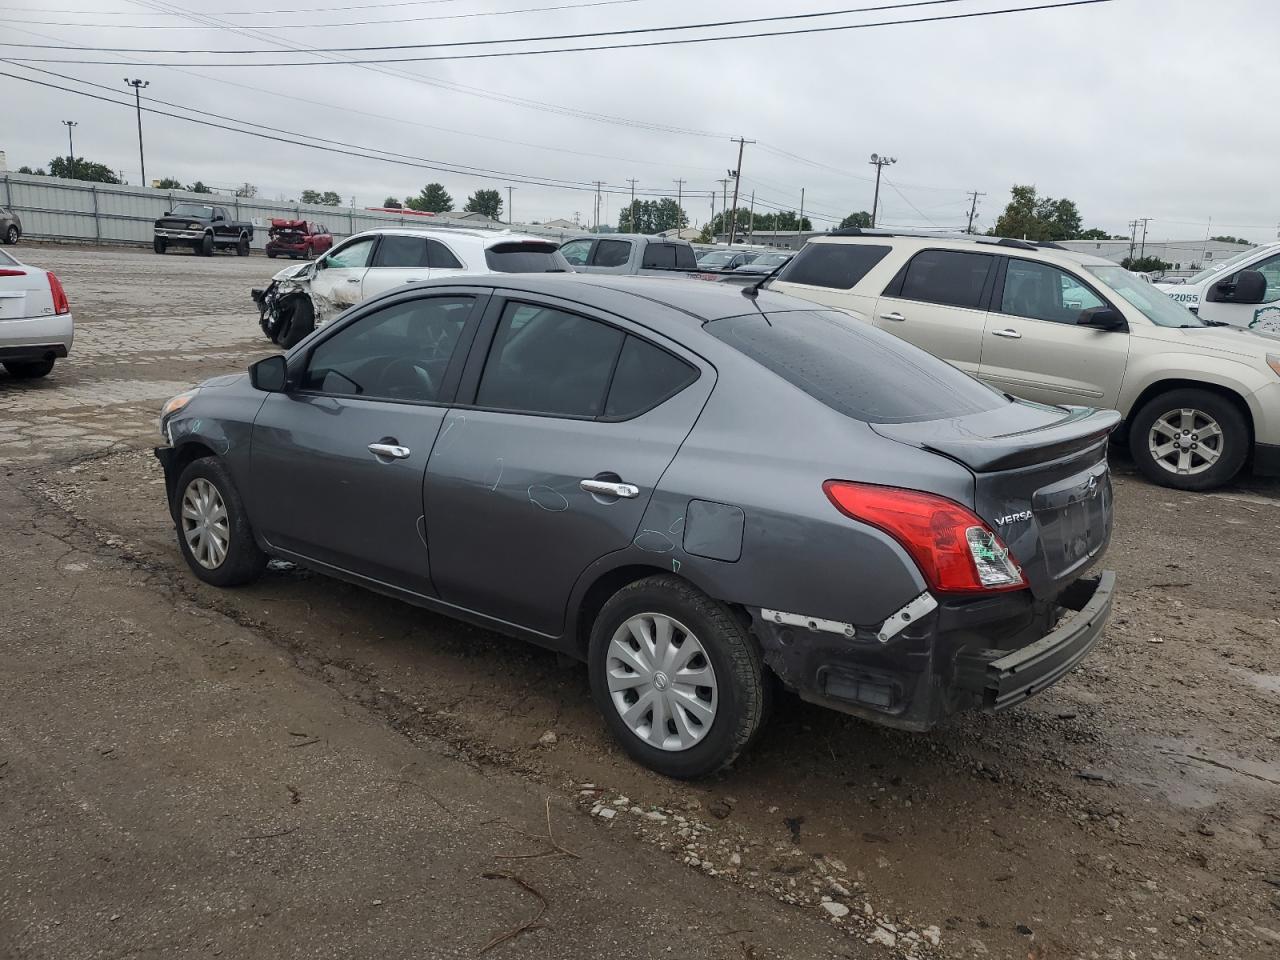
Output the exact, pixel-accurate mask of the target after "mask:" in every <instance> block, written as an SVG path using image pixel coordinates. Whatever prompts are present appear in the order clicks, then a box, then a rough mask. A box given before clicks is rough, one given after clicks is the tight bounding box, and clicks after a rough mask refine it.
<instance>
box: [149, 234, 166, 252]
mask: <svg viewBox="0 0 1280 960" xmlns="http://www.w3.org/2000/svg"><path fill="white" fill-rule="evenodd" d="M151 249H152V250H154V251H155V252H156V253H161V254H162V253H164V252H165V251H166V250H168V249H169V241H168V240H166V239H165V238H164V237H153V238H152V240H151Z"/></svg>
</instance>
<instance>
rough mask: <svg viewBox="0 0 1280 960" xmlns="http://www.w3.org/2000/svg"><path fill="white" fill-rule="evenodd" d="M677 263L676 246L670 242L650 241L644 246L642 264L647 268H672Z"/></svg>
mask: <svg viewBox="0 0 1280 960" xmlns="http://www.w3.org/2000/svg"><path fill="white" fill-rule="evenodd" d="M675 265H676V251H675V247H674V246H673V245H672V244H670V243H650V244H647V245H646V246H645V248H644V260H643V262H642V263H641V264H640V266H642V267H644V268H645V269H646V270H671V269H673V268H674V267H675Z"/></svg>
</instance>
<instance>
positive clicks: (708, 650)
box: [588, 574, 772, 780]
mask: <svg viewBox="0 0 1280 960" xmlns="http://www.w3.org/2000/svg"><path fill="white" fill-rule="evenodd" d="M654 618H667V619H668V622H670V623H671V627H672V636H671V639H672V640H677V639H678V640H681V642H680V644H679V646H678V647H673V648H672V649H674V650H675V651H676V655H677V656H678V655H679V651H680V650H682V649H684V647H685V644H687V643H688V642H689V641H690V640H691V639H692V640H693V641H694V642H695V644H696V645H697V647H699V648H700V649H699V652H697V653H695V654H694V655H693V656H692V657H691V658H690V659H689V661H688V662H689V663H690V664H692V665H693V666H692V667H686V668H683V669H682V670H681V672H683V670H684V669H694V670H697V672H698V673H699V674H701V675H702V676H703V677H704V678H705V677H707V676H708V671H709V675H710V679H711V680H712V686H704V685H699V686H696V687H695V686H693V685H691V684H681V683H679V682H678V680H676V679H674V678H676V677H678V676H679V674H677V673H675V672H672V674H671V677H670V678H668V676H667V675H666V674H665V673H663V672H661V671H656V672H655V673H654V676H655V677H661V680H660V681H659V680H655V681H654V683H653V684H646V683H643V682H641V683H638V684H636V685H635V686H634V687H632V688H631V689H630V690H619V691H617V692H616V695H617V696H618V697H619V698H620V700H621V702H622V706H618V705H616V704H615V700H614V697H615V693H614V692H612V691H611V690H610V680H611V674H612V677H613V678H617V679H625V678H626V676H628V674H626V673H625V672H619V671H624V670H625V669H626V668H623V667H622V666H621V664H622V663H624V662H628V661H627V660H626V649H630V650H631V651H632V653H633V654H635V653H636V652H637V648H639V646H640V644H639V642H638V641H635V639H634V638H633V637H632V635H631V632H630V628H629V626H628V624H629V623H635V622H637V621H638V622H639V623H640V624H641V627H640V629H641V632H642V633H643V634H644V635H646V636H652V637H661V628H660V627H659V625H658V623H657V622H655V619H654ZM682 634H683V636H682ZM615 640H619V641H620V642H622V643H624V644H626V645H627V646H626V649H623V648H622V647H619V646H617V645H615V643H614V641H615ZM646 659H648V661H649V662H650V663H652V658H651V657H646ZM631 662H636V663H638V664H640V666H642V667H643V666H644V663H645V660H644V659H642V660H637V661H631ZM588 670H589V673H590V678H591V693H592V697H593V698H594V699H595V702H596V706H597V707H598V708H599V710H600V712H601V713H602V714H603V715H604V718H605V723H606V724H607V725H608V727H609V729H610V731H611V732H612V733H613V735H614V737H615V738H616V739H617V740H618V742H619V743H620V744H621V745H622V748H623V749H624V750H626V752H627V753H628V754H629V755H630V756H631V757H632V759H634V760H636V761H637V762H639V763H641V764H643V765H644V766H646V767H648V768H649V769H650V770H654V771H656V772H657V773H660V774H663V775H664V776H668V777H675V778H677V779H681V780H687V779H693V778H695V777H704V776H707V775H708V774H711V773H715V772H716V771H717V770H720V769H723V768H724V767H726V766H728V765H729V764H731V763H732V762H733V761H734V760H735V759H736V758H737V756H738V755H739V754H740V753H741V752H742V751H743V750H744V749H745V748H746V747H747V745H748V744H749V743H750V742H751V740H752V738H753V737H754V736H755V734H756V733H757V731H758V730H759V729H760V727H761V725H762V724H763V722H764V719H765V717H766V716H767V714H768V709H769V705H770V701H771V694H772V685H771V683H770V678H769V677H768V675H767V674H766V671H765V668H764V664H763V662H762V661H761V658H760V649H759V647H758V646H757V645H756V642H755V639H754V638H753V637H752V636H751V635H750V633H749V632H748V631H747V628H746V627H745V626H744V625H743V623H742V622H741V621H739V620H738V618H737V617H735V616H734V614H733V612H732V611H731V610H730V609H729V608H728V607H727V606H725V605H724V604H722V603H720V602H718V601H716V600H712V599H711V598H710V597H708V596H707V595H706V594H704V593H703V592H702V591H700V590H698V589H697V588H696V587H694V586H693V585H692V584H690V583H689V582H688V581H685V580H681V579H680V578H679V577H674V576H671V575H667V574H663V575H659V576H654V577H648V578H646V579H644V580H639V581H637V582H635V583H633V584H630V585H629V586H626V587H623V588H622V589H621V590H619V591H618V592H617V593H615V594H614V595H613V596H612V597H611V598H610V599H609V601H608V602H607V603H606V604H605V605H604V607H603V608H602V609H601V611H600V614H599V616H597V617H596V621H595V623H594V624H593V625H592V629H591V641H590V648H589V651H588ZM639 672H640V671H638V670H633V673H639ZM679 688H685V689H684V690H683V691H681V690H679ZM663 690H668V691H669V692H668V693H667V695H666V696H667V697H668V698H670V699H669V700H667V701H666V702H667V703H671V704H673V705H672V706H671V707H667V706H665V705H664V706H663V707H662V709H663V710H664V712H665V711H666V710H668V709H670V710H672V711H673V712H679V713H680V714H681V715H682V718H683V723H682V724H681V725H680V726H677V720H678V719H680V718H678V717H675V716H672V717H671V718H670V719H669V722H668V723H666V724H664V726H665V730H663V731H662V732H661V733H658V732H656V731H655V729H654V723H653V720H654V716H653V712H652V710H650V711H649V712H648V713H647V716H648V722H647V724H646V723H645V721H644V720H643V716H645V715H642V718H641V719H639V720H638V721H637V722H638V723H639V724H640V726H641V727H646V726H647V728H648V731H649V732H648V733H647V734H644V733H641V732H637V730H635V729H633V728H632V725H631V724H629V723H628V721H626V720H624V719H623V716H622V713H621V711H622V710H623V709H626V708H627V706H628V705H630V706H634V705H636V704H638V703H639V702H640V701H641V699H642V698H646V697H647V698H648V699H649V700H650V702H654V701H656V700H657V699H658V698H660V697H661V696H662V691H663ZM693 691H696V696H697V699H698V701H699V702H700V704H701V708H700V709H699V710H697V711H696V712H691V711H688V710H684V709H678V708H677V707H676V706H674V704H679V703H687V702H690V700H689V697H690V696H691V695H695V694H694V693H693ZM711 691H714V692H711ZM630 697H634V699H632V700H628V699H627V698H630ZM709 705H710V707H711V711H710V713H711V715H710V718H709V722H708V721H705V720H704V722H702V723H700V724H698V723H696V721H695V718H696V716H697V715H698V714H701V715H702V716H703V717H704V718H705V717H706V716H707V713H708V706H709ZM657 739H661V740H663V741H664V743H663V744H662V745H658V744H656V743H655V742H654V741H655V740H657Z"/></svg>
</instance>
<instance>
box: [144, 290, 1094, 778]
mask: <svg viewBox="0 0 1280 960" xmlns="http://www.w3.org/2000/svg"><path fill="white" fill-rule="evenodd" d="M1118 420H1119V417H1118V415H1117V414H1116V413H1114V412H1112V411H1097V410H1092V409H1086V408H1079V407H1076V408H1064V407H1054V406H1044V405H1041V404H1034V403H1026V402H1022V401H1019V400H1014V399H1012V398H1010V397H1008V396H1005V395H1002V394H1000V393H997V392H995V391H994V390H992V389H991V388H989V387H987V386H984V385H982V384H981V383H978V382H977V381H975V380H973V379H971V378H969V377H968V376H966V375H965V374H962V373H960V372H959V371H958V370H956V369H955V368H954V367H951V366H949V365H948V364H946V363H944V362H942V361H940V360H937V359H935V358H933V357H931V356H929V355H928V354H927V353H925V352H924V351H922V350H919V349H917V348H915V347H913V346H911V345H910V344H908V343H905V342H903V341H901V340H899V339H897V338H895V337H892V336H890V335H889V334H886V333H883V332H881V331H879V330H876V329H874V328H872V327H869V326H867V325H866V324H862V323H859V322H858V321H856V320H854V319H851V318H849V317H848V316H846V315H845V314H842V313H839V312H837V311H833V310H826V309H823V308H821V307H818V306H814V305H813V304H810V303H807V302H804V301H801V300H795V299H792V298H791V297H787V296H783V295H781V294H776V293H771V292H769V291H767V290H759V289H758V288H757V287H755V286H752V287H747V288H742V287H737V286H734V287H729V286H725V285H723V284H712V283H699V282H696V281H693V280H688V279H658V278H636V277H613V276H581V275H566V276H542V275H510V276H503V277H496V276H481V277H474V278H471V277H451V278H448V279H447V280H439V281H427V282H424V283H418V284H413V285H407V286H405V287H402V288H400V289H397V290H394V291H391V292H389V293H387V294H384V295H382V296H379V297H376V298H374V299H371V300H368V301H365V302H363V303H361V304H359V305H358V306H356V307H353V308H351V309H350V310H348V311H346V312H345V313H344V314H343V315H342V316H340V317H339V318H337V319H336V320H335V321H334V322H333V323H331V324H329V325H327V326H325V327H324V328H322V329H320V330H317V331H316V332H315V333H313V334H311V335H310V336H308V337H307V338H306V339H304V340H303V341H302V342H301V343H299V344H298V345H297V346H296V347H294V348H293V349H292V350H290V351H289V353H288V354H287V355H283V356H280V355H277V356H272V357H268V358H266V359H265V360H260V361H259V362H257V363H255V364H254V365H253V366H252V367H250V368H249V373H248V375H247V376H245V375H234V376H226V377H218V378H216V379H213V380H210V381H208V382H206V383H204V384H202V385H201V386H199V387H196V388H195V389H193V390H190V391H188V392H186V393H183V394H180V395H179V396H177V397H174V398H173V399H172V400H170V401H169V402H168V403H167V404H166V405H165V407H164V412H163V414H162V419H161V424H162V430H163V433H164V436H165V439H166V441H167V443H166V445H165V446H163V447H161V448H159V449H158V450H157V454H158V456H159V458H160V461H161V462H162V464H163V465H164V472H165V478H166V482H167V489H168V495H169V504H170V509H171V513H172V516H173V519H174V523H175V524H176V526H177V531H178V544H179V547H180V548H181V550H182V553H183V555H184V556H185V557H186V559H187V562H188V563H189V564H190V566H191V569H192V571H194V573H195V574H196V575H197V576H198V577H200V578H201V579H202V580H205V581H207V582H209V583H212V584H216V585H218V586H225V587H229V586H233V585H235V584H242V583H247V582H248V581H251V580H253V579H254V578H255V577H257V576H258V575H259V574H261V573H262V571H263V568H264V566H265V565H266V562H267V558H268V557H280V558H285V559H288V560H292V561H295V562H297V563H300V564H304V565H306V566H308V567H310V568H312V569H314V570H317V571H319V572H321V573H325V574H329V575H331V576H335V577H340V578H342V579H345V580H349V581H351V582H353V583H356V584H360V585H362V586H365V587H369V588H371V589H373V590H378V591H381V592H383V593H386V594H388V595H390V596H393V597H396V598H399V599H401V600H406V601H408V602H410V603H414V604H418V605H420V606H422V607H425V608H427V609H429V610H433V611H437V612H440V613H444V614H447V615H449V616H453V617H458V618H461V619H464V620H468V621H470V622H473V623H476V624H481V625H483V626H486V627H490V628H492V629H494V630H498V631H502V632H504V633H508V634H512V635H515V636H518V637H523V638H525V639H528V640H531V641H533V642H534V643H538V644H541V645H543V646H545V647H548V648H550V649H553V650H556V651H560V652H562V653H567V654H570V655H572V656H575V657H578V658H581V659H582V660H585V661H586V662H587V664H588V670H589V674H590V681H591V689H592V691H593V694H594V696H595V699H596V701H597V704H598V706H599V708H600V710H601V711H602V712H603V713H604V715H605V717H606V719H607V722H608V725H609V727H610V728H611V729H612V731H613V733H614V735H615V736H616V737H617V738H618V739H619V740H620V741H621V743H622V745H623V746H624V747H625V748H626V750H627V751H628V752H629V753H630V754H631V755H632V756H633V757H634V758H636V759H637V760H639V761H640V762H641V763H643V764H645V765H647V766H649V767H651V768H653V769H654V770H657V771H659V772H661V773H664V774H668V775H671V776H676V777H694V776H699V775H702V774H707V773H710V772H712V771H714V770H716V769H718V768H720V767H723V766H724V765H725V764H727V763H729V762H730V761H732V760H733V759H734V757H735V756H737V755H738V753H739V752H740V751H742V750H743V749H744V748H745V747H746V746H747V744H748V743H749V742H750V741H751V739H752V737H753V735H754V734H755V733H756V732H757V730H758V729H759V728H760V726H761V724H762V723H763V721H764V719H765V717H766V715H767V713H768V709H769V703H770V698H771V691H772V689H773V685H774V684H775V683H777V682H780V683H781V684H782V685H783V686H784V687H786V688H788V689H790V690H793V691H795V692H796V693H798V694H799V695H800V696H801V697H803V698H805V699H807V700H811V701H813V702H815V703H820V704H823V705H826V706H829V707H832V708H834V709H836V710H841V711H844V712H846V713H851V714H854V715H856V716H859V717H863V718H865V719H867V720H871V721H874V722H877V723H883V724H887V725H890V726H895V727H902V728H906V729H909V730H925V729H928V728H929V727H932V726H933V725H935V724H937V723H938V722H939V721H941V720H943V719H944V718H946V717H947V716H948V715H949V714H952V713H954V712H956V711H958V710H963V709H970V708H978V709H985V710H999V709H1002V708H1005V707H1009V706H1012V705H1014V704H1017V703H1020V702H1021V701H1022V700H1024V699H1026V698H1027V697H1029V696H1031V695H1033V694H1036V693H1039V692H1040V691H1041V690H1043V689H1044V688H1045V687H1047V686H1048V685H1050V684H1051V683H1053V682H1054V681H1055V680H1057V679H1058V678H1060V677H1061V676H1063V675H1064V674H1065V673H1067V672H1068V671H1070V670H1071V669H1072V668H1073V667H1074V666H1075V665H1076V664H1077V663H1079V662H1080V660H1081V659H1082V658H1083V657H1084V656H1085V655H1086V654H1087V653H1088V652H1089V650H1090V649H1091V648H1092V646H1093V644H1094V643H1095V641H1096V640H1097V639H1098V636H1099V635H1100V633H1101V632H1102V630H1103V627H1104V625H1105V623H1106V620H1107V617H1108V615H1109V613H1110V608H1111V597H1112V592H1113V587H1114V582H1115V578H1114V575H1113V574H1111V573H1109V572H1103V573H1101V574H1100V575H1096V576H1093V577H1092V578H1089V579H1085V578H1084V577H1083V574H1084V573H1085V571H1086V570H1087V569H1088V568H1090V567H1091V566H1092V565H1093V564H1094V563H1095V561H1096V560H1097V559H1098V558H1099V556H1100V555H1101V554H1102V552H1103V550H1104V549H1105V548H1106V546H1107V543H1108V540H1109V538H1110V534H1111V524H1112V494H1111V482H1110V475H1109V473H1108V469H1107V438H1108V435H1109V434H1110V433H1111V431H1112V429H1114V427H1115V426H1116V423H1117V422H1118Z"/></svg>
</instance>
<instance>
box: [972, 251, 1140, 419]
mask: <svg viewBox="0 0 1280 960" xmlns="http://www.w3.org/2000/svg"><path fill="white" fill-rule="evenodd" d="M1001 260H1002V263H1001V264H1000V271H999V273H1000V276H999V277H998V278H997V283H996V288H995V293H994V295H993V296H992V298H991V311H990V312H989V313H988V314H987V318H986V331H985V334H984V337H983V343H982V364H981V367H980V370H979V376H980V377H981V378H982V379H983V380H986V381H987V382H988V383H990V384H991V385H992V386H993V387H995V388H996V389H998V390H1002V391H1005V392H1008V393H1011V394H1013V395H1014V396H1015V397H1023V398H1024V399H1027V400H1035V401H1038V402H1040V403H1055V404H1080V405H1084V406H1090V407H1114V406H1115V405H1116V403H1117V402H1118V400H1119V397H1120V385H1121V383H1122V382H1123V381H1124V372H1125V367H1126V365H1127V364H1128V361H1129V334H1128V331H1126V330H1100V329H1097V328H1095V327H1082V326H1079V325H1078V324H1077V323H1076V321H1077V320H1078V319H1079V317H1080V314H1081V312H1082V311H1084V310H1090V309H1093V308H1096V307H1103V306H1110V304H1108V303H1107V301H1106V299H1105V298H1104V297H1103V296H1102V294H1101V293H1100V292H1099V291H1098V290H1097V289H1096V288H1095V287H1093V286H1092V285H1091V284H1089V283H1088V282H1086V281H1085V280H1084V279H1082V278H1081V277H1079V276H1077V275H1076V274H1074V273H1069V272H1068V271H1066V270H1063V269H1060V268H1058V267H1056V266H1053V265H1052V264H1048V263H1041V262H1038V261H1034V260H1022V259H1020V258H1018V257H1002V258H1001Z"/></svg>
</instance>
